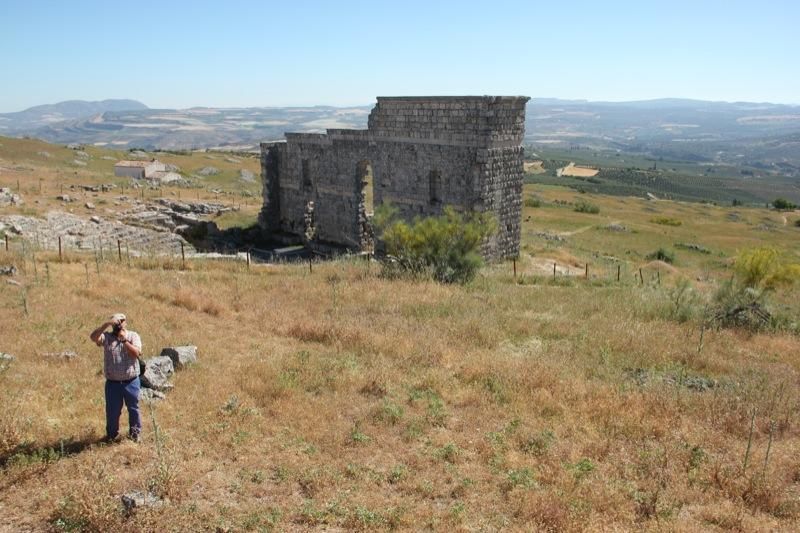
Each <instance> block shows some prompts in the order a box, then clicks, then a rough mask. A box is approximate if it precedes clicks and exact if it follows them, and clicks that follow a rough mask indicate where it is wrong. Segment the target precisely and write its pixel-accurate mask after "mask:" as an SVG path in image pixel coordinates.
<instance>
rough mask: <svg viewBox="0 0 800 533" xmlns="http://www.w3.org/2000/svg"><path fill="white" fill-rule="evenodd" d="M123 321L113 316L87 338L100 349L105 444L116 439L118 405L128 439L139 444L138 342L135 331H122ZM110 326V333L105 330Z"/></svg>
mask: <svg viewBox="0 0 800 533" xmlns="http://www.w3.org/2000/svg"><path fill="white" fill-rule="evenodd" d="M126 324H127V318H126V317H125V315H123V314H122V313H117V314H115V315H113V316H112V317H111V319H110V320H109V321H108V322H106V323H104V324H103V325H102V326H100V327H99V328H97V329H96V330H94V331H92V332H91V333H90V334H89V338H90V339H92V342H94V343H95V344H97V345H98V346H102V347H103V374H105V376H106V391H105V392H106V440H107V441H112V440H114V439H116V438H117V436H118V435H119V417H120V415H121V414H122V404H123V402H124V403H125V406H126V407H127V408H128V425H129V428H130V430H129V433H128V436H129V437H130V438H131V440H133V441H134V442H138V441H139V434H140V433H141V431H142V419H141V417H140V416H139V388H140V384H139V356H140V355H141V354H142V340H141V339H140V338H139V334H138V333H136V332H135V331H128V330H127V329H126ZM109 326H111V331H110V332H108V331H106V329H107V328H108V327H109Z"/></svg>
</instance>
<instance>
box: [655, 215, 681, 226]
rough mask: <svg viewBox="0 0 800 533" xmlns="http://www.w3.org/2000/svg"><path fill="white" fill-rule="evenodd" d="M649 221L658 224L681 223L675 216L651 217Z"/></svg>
mask: <svg viewBox="0 0 800 533" xmlns="http://www.w3.org/2000/svg"><path fill="white" fill-rule="evenodd" d="M650 222H652V223H653V224H660V225H662V226H680V225H682V224H683V222H681V221H680V220H678V219H677V218H670V217H653V218H651V219H650Z"/></svg>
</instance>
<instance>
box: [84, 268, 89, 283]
mask: <svg viewBox="0 0 800 533" xmlns="http://www.w3.org/2000/svg"><path fill="white" fill-rule="evenodd" d="M83 269H84V270H85V271H86V286H87V287H88V286H89V263H84V264H83Z"/></svg>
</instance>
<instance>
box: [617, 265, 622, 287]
mask: <svg viewBox="0 0 800 533" xmlns="http://www.w3.org/2000/svg"><path fill="white" fill-rule="evenodd" d="M620 270H622V267H621V266H620V265H617V283H619V272H620Z"/></svg>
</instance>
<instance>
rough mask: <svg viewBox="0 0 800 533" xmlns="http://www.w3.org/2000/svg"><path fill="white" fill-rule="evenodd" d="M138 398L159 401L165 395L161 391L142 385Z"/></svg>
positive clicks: (164, 397) (163, 398)
mask: <svg viewBox="0 0 800 533" xmlns="http://www.w3.org/2000/svg"><path fill="white" fill-rule="evenodd" d="M139 399H140V400H144V401H146V402H160V401H163V400H166V399H167V397H166V395H165V394H164V393H163V392H161V391H157V390H155V389H148V388H146V387H142V389H140V390H139Z"/></svg>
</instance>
